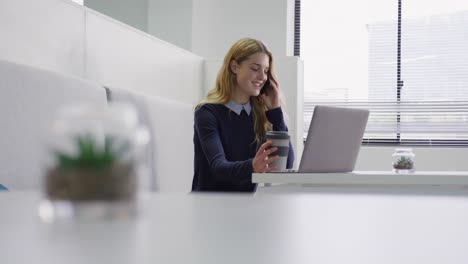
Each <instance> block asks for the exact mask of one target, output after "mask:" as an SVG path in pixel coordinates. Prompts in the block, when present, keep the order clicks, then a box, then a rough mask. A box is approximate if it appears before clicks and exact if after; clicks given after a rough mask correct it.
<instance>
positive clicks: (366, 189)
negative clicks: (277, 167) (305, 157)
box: [252, 171, 468, 195]
mask: <svg viewBox="0 0 468 264" xmlns="http://www.w3.org/2000/svg"><path fill="white" fill-rule="evenodd" d="M252 181H253V182H256V183H268V184H273V186H272V187H267V188H259V189H258V191H260V192H263V193H266V192H268V193H282V192H335V193H336V192H339V193H385V194H433V195H435V194H438V195H440V194H441V195H447V194H450V195H460V194H464V195H468V171H451V172H449V171H445V172H441V171H416V172H414V173H409V174H398V173H394V172H391V171H355V172H351V173H263V174H259V173H254V174H253V176H252ZM267 186H268V185H267Z"/></svg>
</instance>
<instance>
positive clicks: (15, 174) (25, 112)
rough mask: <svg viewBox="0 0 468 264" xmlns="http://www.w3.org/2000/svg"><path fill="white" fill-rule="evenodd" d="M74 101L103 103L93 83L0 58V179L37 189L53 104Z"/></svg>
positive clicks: (101, 90)
mask: <svg viewBox="0 0 468 264" xmlns="http://www.w3.org/2000/svg"><path fill="white" fill-rule="evenodd" d="M75 102H87V103H95V104H105V105H107V100H106V92H105V89H104V88H103V87H102V86H99V85H98V84H95V83H92V82H89V81H86V80H82V79H79V78H76V77H72V76H68V75H63V74H59V73H54V72H50V71H47V70H43V69H38V68H35V67H30V66H26V65H19V64H15V63H12V62H8V61H1V60H0V127H1V130H0V131H1V136H0V184H3V185H5V187H7V188H8V189H10V190H24V189H38V188H40V187H41V183H42V177H43V169H44V168H43V167H42V165H43V161H45V155H46V151H45V150H46V146H45V140H46V139H47V136H48V135H50V134H49V131H50V130H49V129H50V125H51V123H52V121H53V120H54V118H55V116H56V113H57V111H58V109H59V108H60V107H62V106H64V105H67V104H70V103H75Z"/></svg>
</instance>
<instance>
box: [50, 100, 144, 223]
mask: <svg viewBox="0 0 468 264" xmlns="http://www.w3.org/2000/svg"><path fill="white" fill-rule="evenodd" d="M148 141H149V133H148V131H147V129H146V127H145V126H143V125H142V124H141V123H140V122H139V120H138V115H137V111H136V109H135V108H134V107H133V106H132V105H128V104H124V103H110V104H109V105H105V106H101V105H90V104H72V105H68V106H66V107H64V108H63V109H61V111H60V112H59V113H58V115H57V117H56V119H55V122H54V123H53V125H52V131H51V137H50V140H49V142H48V143H47V148H48V150H49V151H48V160H47V161H46V162H45V163H46V164H45V168H44V169H45V170H44V192H45V196H46V199H47V203H46V205H47V204H48V205H49V207H46V208H51V209H53V210H52V211H51V209H47V210H45V211H44V210H43V212H54V215H55V216H56V217H59V218H60V217H61V216H60V215H64V216H65V217H69V216H78V217H79V215H82V216H85V217H87V216H89V215H93V214H95V213H96V212H97V213H99V214H100V215H104V216H105V215H109V216H112V215H113V214H115V215H123V214H125V213H123V212H128V213H129V214H133V213H134V212H135V209H136V198H137V191H138V181H139V180H140V179H141V176H142V175H139V173H140V171H141V170H140V168H139V167H140V166H142V165H143V164H142V163H140V154H141V152H142V150H143V148H145V147H146V145H147V143H148ZM96 208H97V209H96ZM49 215H50V214H49Z"/></svg>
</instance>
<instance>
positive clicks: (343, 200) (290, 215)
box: [0, 192, 468, 264]
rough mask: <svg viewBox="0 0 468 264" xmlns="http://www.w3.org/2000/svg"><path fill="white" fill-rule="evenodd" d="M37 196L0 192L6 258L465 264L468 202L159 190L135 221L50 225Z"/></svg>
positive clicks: (1, 255) (0, 247)
mask: <svg viewBox="0 0 468 264" xmlns="http://www.w3.org/2000/svg"><path fill="white" fill-rule="evenodd" d="M39 201H40V196H39V195H37V194H34V193H21V192H17V193H14V192H10V193H0V212H1V216H0V236H1V239H0V260H1V263H2V264H10V263H15V264H16V263H48V264H54V263H60V264H63V263H80V264H81V263H100V264H101V263H113V264H119V263H151V264H154V263H203V264H209V263H216V264H219V263H281V264H284V263H295V264H297V263H318V264H320V263H359V264H363V263H372V264H375V263H379V264H386V263H389V264H390V263H391V264H394V263H411V264H413V263H425V264H432V263H451V264H453V263H463V264H465V263H468V250H466V247H467V245H468V224H467V223H468V199H466V197H449V196H447V197H446V196H410V195H408V196H391V195H344V194H341V195H336V194H335V195H324V194H320V195H317V194H307V195H304V194H301V195H300V194H290V195H261V194H255V195H220V194H206V195H162V194H147V195H144V196H143V197H142V200H141V204H142V210H141V212H142V213H141V214H140V216H139V217H138V218H136V219H131V220H113V221H110V220H107V221H103V220H100V221H97V220H95V221H77V222H63V223H44V222H42V221H41V220H40V219H39V217H38V216H37V208H38V204H39Z"/></svg>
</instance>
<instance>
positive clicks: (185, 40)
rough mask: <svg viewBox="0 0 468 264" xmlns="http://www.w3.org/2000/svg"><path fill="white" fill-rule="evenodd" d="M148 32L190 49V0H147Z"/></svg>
mask: <svg viewBox="0 0 468 264" xmlns="http://www.w3.org/2000/svg"><path fill="white" fill-rule="evenodd" d="M148 33H149V34H152V35H154V36H156V37H158V38H160V39H163V40H166V41H168V42H170V43H172V44H174V45H177V46H179V47H181V48H184V49H186V50H191V49H192V0H177V1H161V0H148Z"/></svg>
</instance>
